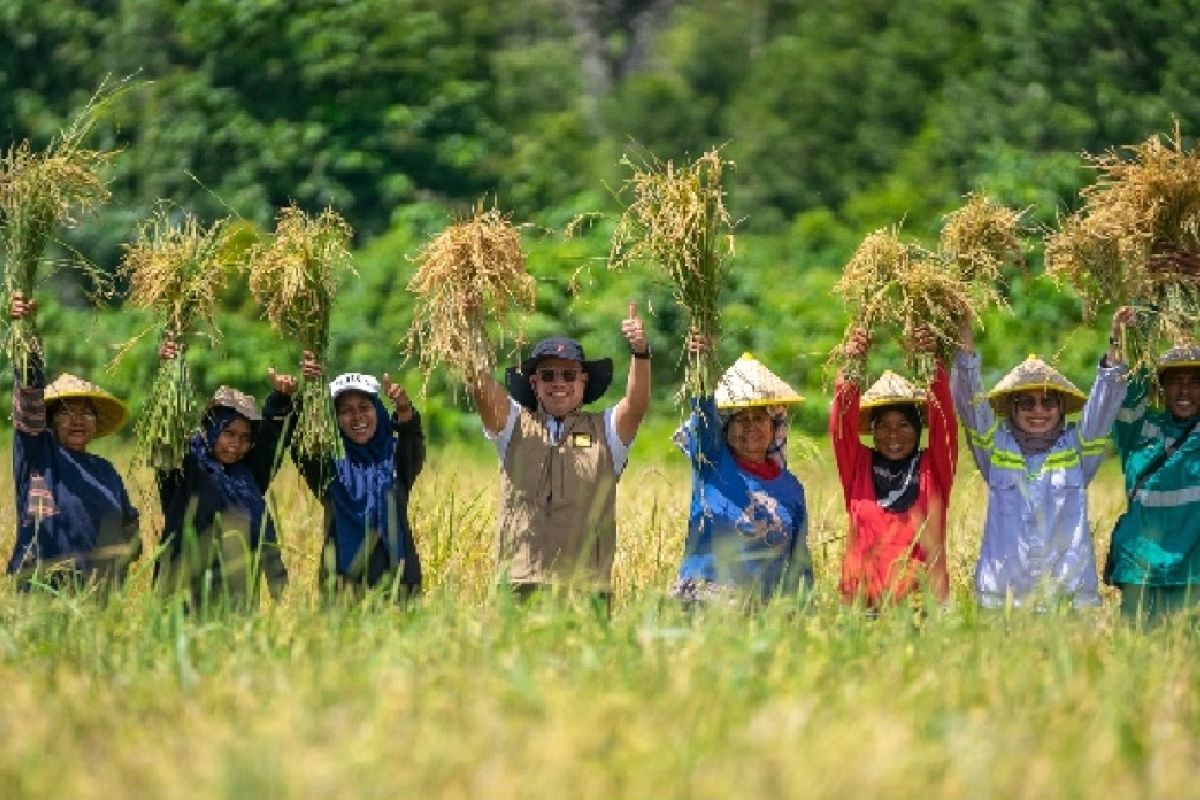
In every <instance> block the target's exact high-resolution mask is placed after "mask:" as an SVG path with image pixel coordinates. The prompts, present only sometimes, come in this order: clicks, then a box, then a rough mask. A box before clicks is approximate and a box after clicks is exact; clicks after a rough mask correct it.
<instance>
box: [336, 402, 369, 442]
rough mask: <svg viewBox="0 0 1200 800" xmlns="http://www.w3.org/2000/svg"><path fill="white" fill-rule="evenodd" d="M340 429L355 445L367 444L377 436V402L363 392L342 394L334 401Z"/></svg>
mask: <svg viewBox="0 0 1200 800" xmlns="http://www.w3.org/2000/svg"><path fill="white" fill-rule="evenodd" d="M334 405H335V406H336V407H337V421H338V427H339V428H341V431H342V433H343V434H345V435H346V438H347V439H349V440H350V441H352V442H354V443H355V444H366V443H367V442H369V441H371V438H372V437H373V436H374V435H375V429H376V428H377V427H378V426H379V420H378V419H377V418H376V417H375V402H374V401H373V400H372V399H371V396H370V395H367V394H363V393H362V392H342V393H341V394H339V395H338V396H337V400H336V401H334Z"/></svg>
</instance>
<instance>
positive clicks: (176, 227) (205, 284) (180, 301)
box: [119, 203, 228, 469]
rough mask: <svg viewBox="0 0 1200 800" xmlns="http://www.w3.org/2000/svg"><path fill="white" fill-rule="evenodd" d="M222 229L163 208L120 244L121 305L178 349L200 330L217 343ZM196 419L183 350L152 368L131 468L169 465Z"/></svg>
mask: <svg viewBox="0 0 1200 800" xmlns="http://www.w3.org/2000/svg"><path fill="white" fill-rule="evenodd" d="M227 222H228V221H227V220H218V221H217V222H215V223H214V224H213V225H211V226H210V227H207V228H206V227H204V226H203V225H201V224H200V222H199V221H198V220H197V219H196V218H195V217H194V216H192V215H191V214H183V215H182V216H180V214H179V213H178V212H177V211H173V210H172V208H171V207H170V206H169V205H167V204H165V203H164V204H162V205H160V206H159V207H158V209H157V210H156V212H155V213H154V215H153V216H152V217H151V218H150V219H149V220H148V221H146V222H145V223H143V224H142V226H141V228H140V229H139V231H138V237H137V240H136V241H135V242H134V243H133V244H130V245H126V247H125V256H124V258H123V259H122V261H121V265H120V268H119V273H120V274H121V275H122V276H123V277H124V278H126V279H127V280H128V281H129V295H128V298H129V302H130V303H131V304H132V305H133V306H135V307H137V308H145V309H149V310H152V311H154V312H156V313H157V314H158V315H159V316H161V318H162V320H163V322H162V329H163V337H164V338H166V339H171V340H174V341H176V342H178V343H180V344H186V342H187V340H188V339H189V338H190V337H192V336H193V335H195V334H196V333H198V332H199V331H200V330H201V329H203V328H207V332H208V333H209V335H211V336H213V337H219V335H220V332H219V330H218V328H217V324H216V318H215V310H216V302H217V297H218V295H219V294H220V292H221V290H222V288H223V284H224V279H225V276H226V274H227V273H226V271H225V269H224V268H223V263H222V257H223V254H224V252H225V248H226V242H225V234H226V230H227V227H228V225H227ZM135 338H136V337H135ZM199 415H200V412H199V405H198V403H197V400H196V397H195V393H194V392H193V391H192V385H191V373H190V371H189V369H188V365H187V358H186V350H185V351H184V352H181V353H180V354H179V355H177V356H176V357H175V358H173V359H168V360H166V361H164V362H162V363H161V364H159V367H158V372H157V373H156V375H155V377H154V382H153V383H152V384H151V387H150V395H149V397H148V398H147V400H146V405H145V407H144V409H143V411H142V413H141V414H140V415H139V416H138V419H137V423H136V425H135V428H134V431H135V435H136V438H137V461H138V463H140V464H146V465H150V466H154V467H157V468H163V469H165V468H170V467H174V466H177V465H178V464H179V463H180V462H181V461H182V459H183V456H184V453H185V452H186V448H187V440H188V437H189V436H190V435H191V433H192V431H193V430H195V427H196V425H197V423H198V422H199Z"/></svg>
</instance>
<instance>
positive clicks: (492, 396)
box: [467, 372, 511, 436]
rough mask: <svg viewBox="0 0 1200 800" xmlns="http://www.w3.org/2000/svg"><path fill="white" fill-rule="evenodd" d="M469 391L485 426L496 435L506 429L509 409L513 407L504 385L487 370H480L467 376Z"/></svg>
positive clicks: (485, 428)
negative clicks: (505, 424)
mask: <svg viewBox="0 0 1200 800" xmlns="http://www.w3.org/2000/svg"><path fill="white" fill-rule="evenodd" d="M467 391H468V392H469V393H470V395H471V402H472V403H474V405H475V410H476V411H478V412H479V419H480V421H481V422H483V428H484V430H486V431H487V432H488V433H490V434H492V435H493V436H495V435H496V434H498V433H500V431H502V430H503V429H504V423H505V422H507V421H508V410H509V408H511V403H510V402H509V397H508V392H506V391H504V387H503V386H501V385H500V383H499V382H498V381H497V380H496V379H495V378H493V377H492V376H491V375H489V374H487V373H486V372H480V373H477V374H475V375H472V376H470V377H469V378H467Z"/></svg>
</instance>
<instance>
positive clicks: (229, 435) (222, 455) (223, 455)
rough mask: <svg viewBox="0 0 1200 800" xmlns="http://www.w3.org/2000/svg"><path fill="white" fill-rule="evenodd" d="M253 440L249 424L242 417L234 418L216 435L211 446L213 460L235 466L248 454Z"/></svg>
mask: <svg viewBox="0 0 1200 800" xmlns="http://www.w3.org/2000/svg"><path fill="white" fill-rule="evenodd" d="M253 444H254V439H253V436H252V433H251V429H250V423H249V422H248V421H247V420H246V419H245V418H244V417H235V418H234V419H233V420H232V421H230V423H229V424H228V425H226V426H225V427H224V428H222V429H221V432H220V433H218V434H217V441H216V442H215V443H214V444H213V447H212V454H213V458H215V459H216V460H217V461H219V462H220V463H222V464H225V465H226V466H228V465H229V464H236V463H237V462H239V461H241V460H242V459H243V458H245V457H246V454H247V453H249V452H250V448H251V446H252V445H253Z"/></svg>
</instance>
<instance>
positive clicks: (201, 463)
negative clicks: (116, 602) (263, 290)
mask: <svg viewBox="0 0 1200 800" xmlns="http://www.w3.org/2000/svg"><path fill="white" fill-rule="evenodd" d="M180 352H181V348H180V347H179V345H178V344H176V342H175V341H173V340H172V339H170V338H168V339H166V340H165V341H164V342H163V344H162V346H161V347H160V348H159V351H158V354H159V358H160V359H172V358H176V357H177V356H178V355H179V354H180ZM268 377H269V379H270V382H271V389H272V391H271V393H270V394H269V395H268V396H267V401H266V404H265V405H264V407H263V409H262V411H261V412H260V411H259V409H258V403H257V402H256V401H255V399H254V398H253V397H252V396H250V395H248V394H244V393H242V392H239V391H238V390H236V389H233V388H230V387H228V386H222V387H220V388H219V389H217V391H216V392H215V393H214V394H213V397H212V400H210V401H209V404H208V408H207V409H206V410H205V412H204V415H203V416H202V417H201V419H200V430H198V431H197V432H196V433H195V434H193V435H192V438H191V440H190V441H189V442H188V448H187V452H186V453H185V454H184V456H183V459H182V461H181V462H180V463H179V464H176V465H173V466H172V467H170V468H160V469H158V470H156V475H155V477H156V480H157V483H158V495H159V500H160V502H161V503H162V511H163V519H164V524H163V532H162V536H161V537H160V542H161V544H162V545H163V553H162V554H161V555H160V556H159V561H158V563H157V564H156V565H155V577H156V580H157V581H158V583H159V585H160V586H161V587H163V588H165V589H167V590H168V591H182V592H185V593H186V594H187V596H188V597H189V599H190V600H191V602H192V605H193V607H194V608H199V606H200V605H201V604H203V603H205V602H213V601H215V600H216V599H217V598H218V597H224V598H226V599H227V600H238V601H246V600H249V601H250V603H253V601H254V600H255V599H256V598H257V596H258V587H259V577H260V576H261V575H265V576H266V580H267V588H268V589H269V590H270V592H271V595H272V596H273V597H275V598H278V597H279V595H280V594H281V593H282V591H283V587H284V585H285V584H286V583H287V569H286V568H285V567H284V564H283V559H282V558H281V555H280V552H279V538H278V535H277V533H276V529H275V520H274V517H273V516H272V514H271V511H270V509H269V508H268V506H267V503H266V498H265V495H266V492H267V489H268V488H269V487H270V484H271V479H272V478H273V477H274V476H275V471H276V470H277V469H278V466H279V463H280V460H281V456H282V451H281V450H280V443H281V441H282V440H283V437H284V427H285V425H286V424H287V422H288V417H289V415H290V414H291V410H292V395H294V394H295V393H296V388H297V382H296V378H295V376H293V375H280V374H277V373H276V372H275V370H274V369H271V370H269V371H268Z"/></svg>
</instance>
